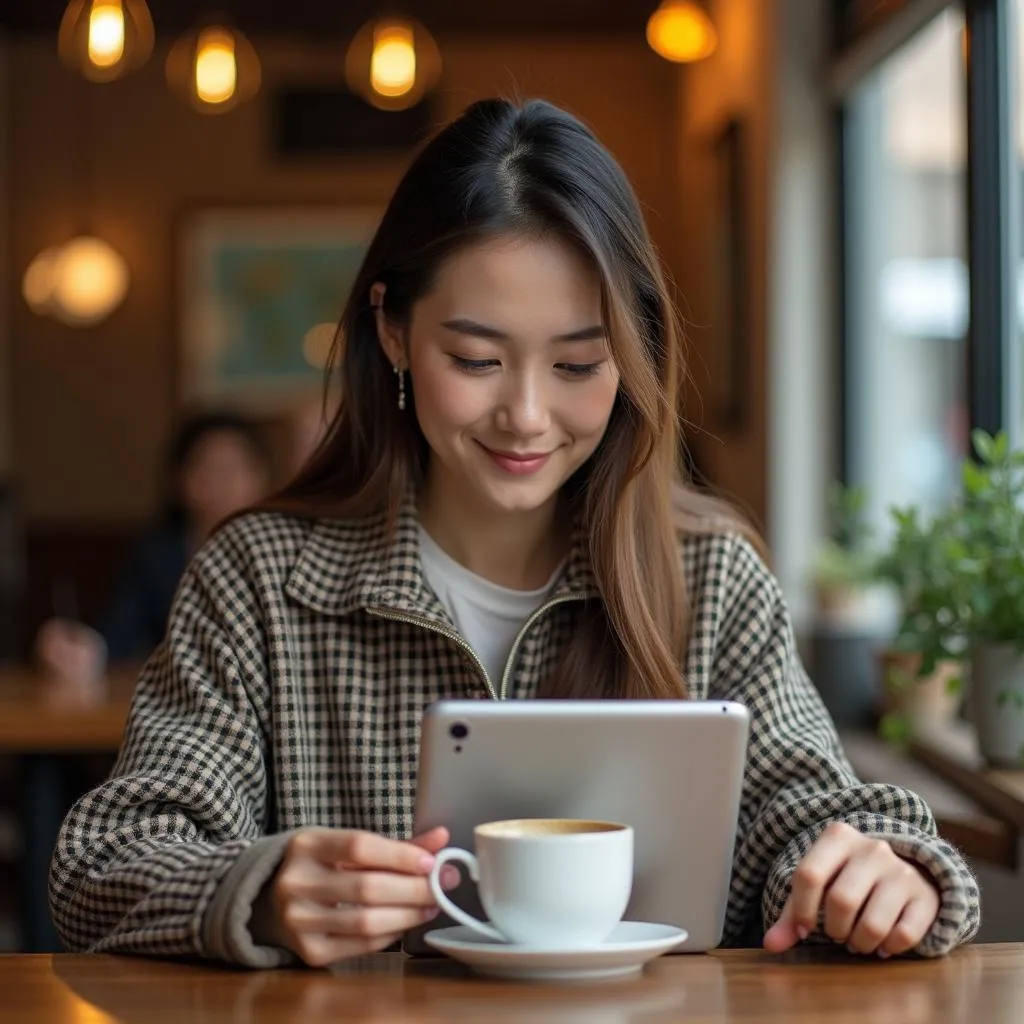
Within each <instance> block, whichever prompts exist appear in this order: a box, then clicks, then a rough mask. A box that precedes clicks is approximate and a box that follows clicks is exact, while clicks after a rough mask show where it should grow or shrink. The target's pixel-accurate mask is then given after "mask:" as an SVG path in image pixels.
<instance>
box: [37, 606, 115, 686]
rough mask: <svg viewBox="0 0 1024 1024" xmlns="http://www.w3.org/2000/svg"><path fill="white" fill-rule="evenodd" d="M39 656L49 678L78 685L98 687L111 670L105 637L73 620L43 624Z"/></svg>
mask: <svg viewBox="0 0 1024 1024" xmlns="http://www.w3.org/2000/svg"><path fill="white" fill-rule="evenodd" d="M35 656H36V660H37V661H38V663H39V665H40V667H41V668H42V669H43V671H44V672H45V673H46V674H47V675H49V676H51V677H52V678H53V679H55V680H57V681H59V682H62V683H73V684H75V685H83V686H84V685H91V684H95V683H98V682H99V681H100V680H101V679H102V678H103V673H104V672H105V670H106V667H107V648H106V644H105V643H104V642H103V637H102V636H100V634H99V633H97V632H96V630H94V629H90V628H89V627H88V626H86V625H84V624H83V623H81V622H73V621H72V620H71V619H50V620H49V621H47V622H45V623H44V624H43V626H42V627H41V628H40V630H39V632H38V633H37V634H36V643H35Z"/></svg>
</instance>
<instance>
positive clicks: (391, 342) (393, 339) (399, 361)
mask: <svg viewBox="0 0 1024 1024" xmlns="http://www.w3.org/2000/svg"><path fill="white" fill-rule="evenodd" d="M384 292H385V285H383V284H381V283H380V281H376V282H374V283H373V284H372V285H370V305H371V306H372V307H373V317H374V321H375V323H376V325H377V340H378V341H379V342H380V347H381V348H382V349H384V355H385V356H387V360H388V362H389V363H390V364H391V365H392V366H396V367H398V369H400V370H404V369H407V368H408V366H409V358H408V355H407V353H406V351H405V339H404V338H403V337H402V333H401V331H400V330H399V329H398V328H397V327H396V326H395V324H393V323H391V322H390V321H389V320H388V318H387V317H386V316H385V315H384Z"/></svg>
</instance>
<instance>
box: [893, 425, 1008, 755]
mask: <svg viewBox="0 0 1024 1024" xmlns="http://www.w3.org/2000/svg"><path fill="white" fill-rule="evenodd" d="M971 440H972V444H973V447H974V451H975V452H976V454H977V457H978V458H977V462H975V461H972V460H969V459H968V460H965V462H964V465H963V469H962V480H963V487H962V494H961V495H960V497H959V498H957V499H956V500H955V501H953V502H951V503H950V504H949V505H948V506H946V507H945V508H944V509H942V510H941V511H939V512H938V513H937V514H935V515H933V516H932V517H931V518H929V519H925V518H924V517H922V516H921V515H920V514H919V512H918V510H917V509H915V508H907V509H897V510H894V512H893V517H894V522H895V527H896V529H895V534H894V536H893V540H892V544H891V546H890V548H889V550H888V552H887V554H886V555H885V556H884V557H883V558H882V559H881V561H880V563H879V572H880V575H881V576H882V577H883V578H887V579H889V580H891V581H892V582H893V583H895V585H896V587H897V589H898V591H899V593H900V597H901V600H902V606H903V607H902V619H901V622H900V626H899V629H898V632H897V636H896V640H895V643H894V647H895V649H896V650H898V651H902V652H905V653H908V654H911V655H913V656H915V657H916V662H915V667H916V671H917V674H918V676H919V677H925V676H929V675H931V674H932V673H934V672H935V670H936V667H937V666H939V665H940V664H941V663H943V662H949V661H954V662H962V663H963V664H964V665H966V666H967V668H968V672H969V681H970V685H969V694H968V698H969V704H970V709H971V713H972V718H973V721H974V725H975V728H976V729H977V733H978V744H979V748H980V750H981V753H982V755H983V756H984V758H985V759H986V761H988V763H989V764H991V765H995V766H1004V767H1005V766H1012V767H1019V766H1020V765H1021V764H1022V763H1024V452H1021V451H1012V450H1011V449H1010V445H1009V441H1008V438H1007V436H1006V435H1005V434H999V435H997V436H996V437H992V436H990V435H989V434H986V433H985V432H984V431H975V432H974V433H973V434H972V436H971ZM949 682H951V683H953V682H954V681H953V680H950V681H949ZM954 685H955V683H954Z"/></svg>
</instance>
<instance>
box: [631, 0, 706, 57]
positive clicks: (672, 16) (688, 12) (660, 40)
mask: <svg viewBox="0 0 1024 1024" xmlns="http://www.w3.org/2000/svg"><path fill="white" fill-rule="evenodd" d="M647 43H648V45H649V46H650V47H651V49H652V50H654V52H655V53H656V54H658V55H659V56H661V57H664V58H665V59H666V60H670V61H673V62H675V63H678V64H684V63H687V62H690V61H695V60H703V59H704V58H705V57H710V56H711V54H713V53H714V52H715V49H716V47H717V46H718V35H717V34H716V32H715V27H714V25H712V24H711V19H710V18H709V17H708V16H707V15H706V14H705V13H704V11H703V10H701V8H700V7H699V6H698V5H697V4H696V3H694V0H662V4H661V6H660V7H659V8H658V9H657V10H656V11H655V12H654V13H653V14H652V15H651V16H650V18H649V19H648V20H647Z"/></svg>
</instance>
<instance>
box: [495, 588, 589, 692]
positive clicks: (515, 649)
mask: <svg viewBox="0 0 1024 1024" xmlns="http://www.w3.org/2000/svg"><path fill="white" fill-rule="evenodd" d="M582 600H584V595H583V594H563V595H562V596H561V597H553V598H552V599H551V600H550V601H545V602H544V604H542V605H541V606H540V607H539V608H537V609H536V610H535V611H534V612H533V614H532V615H531V616H530V617H529V618H528V619H527V620H526V621H525V622H524V623H523V624H522V626H521V627H520V629H519V632H518V633H516V638H515V640H514V641H513V643H512V649H511V650H510V651H509V652H508V660H507V661H506V662H505V671H504V672H502V674H501V685H500V686H499V688H498V699H499V700H507V699H508V683H509V676H510V675H511V674H512V666H513V665H514V664H515V661H516V655H517V654H518V653H519V645H520V644H521V643H522V641H523V637H524V636H526V634H527V632H528V631H529V629H530V627H531V626H532V625H533V624H534V623H535V622H536V621H537V620H538V619H539V618H540V617H541V616H542V615H543V614H544V613H545V612H547V611H549V610H550V609H551V608H554V607H555V606H556V605H560V604H565V603H566V602H567V601H582Z"/></svg>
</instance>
